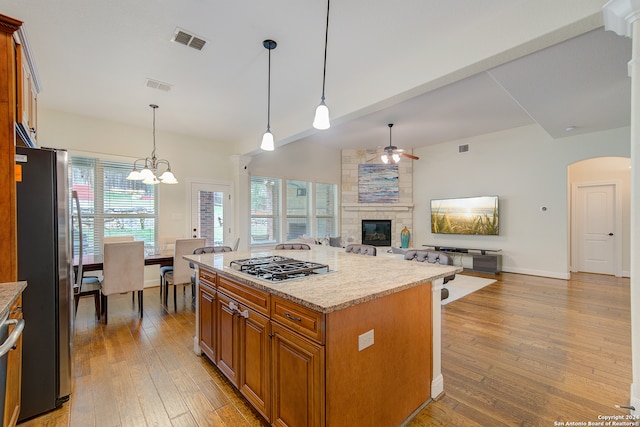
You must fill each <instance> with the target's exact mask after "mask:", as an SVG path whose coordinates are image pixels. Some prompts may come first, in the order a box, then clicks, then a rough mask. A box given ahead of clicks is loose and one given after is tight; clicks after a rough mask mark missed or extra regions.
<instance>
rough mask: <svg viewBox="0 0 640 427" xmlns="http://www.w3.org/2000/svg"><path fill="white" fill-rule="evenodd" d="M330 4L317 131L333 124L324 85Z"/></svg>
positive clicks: (314, 125) (315, 118) (316, 124)
mask: <svg viewBox="0 0 640 427" xmlns="http://www.w3.org/2000/svg"><path fill="white" fill-rule="evenodd" d="M329 2H330V0H327V26H326V27H325V32H324V68H323V70H322V98H320V105H318V108H316V115H315V117H314V119H313V127H314V128H316V129H320V130H324V129H329V126H331V123H330V122H329V108H328V107H327V104H325V103H324V83H325V80H326V76H327V41H328V40H329Z"/></svg>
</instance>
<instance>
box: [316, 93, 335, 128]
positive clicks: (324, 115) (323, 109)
mask: <svg viewBox="0 0 640 427" xmlns="http://www.w3.org/2000/svg"><path fill="white" fill-rule="evenodd" d="M330 126H331V123H330V121H329V108H328V107H327V105H326V104H325V103H324V99H323V100H322V102H321V103H320V105H318V108H316V116H315V117H314V118H313V127H314V128H316V129H319V130H324V129H329V127H330Z"/></svg>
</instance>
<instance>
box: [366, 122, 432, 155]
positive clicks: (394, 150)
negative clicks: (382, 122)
mask: <svg viewBox="0 0 640 427" xmlns="http://www.w3.org/2000/svg"><path fill="white" fill-rule="evenodd" d="M387 126H389V145H387V146H386V147H384V149H383V151H384V152H383V153H382V155H381V156H380V160H382V163H385V164H387V163H389V162H391V163H398V162H399V161H400V157H401V156H402V157H406V158H408V159H412V160H419V159H420V157H418V156H414V155H413V154H409V153H405V152H404V150H403V149H402V148H398V147H396V146H395V145H393V144H391V128H392V127H393V123H389V124H388V125H387ZM373 159H375V157H374V158H372V159H370V160H369V161H371V160H373Z"/></svg>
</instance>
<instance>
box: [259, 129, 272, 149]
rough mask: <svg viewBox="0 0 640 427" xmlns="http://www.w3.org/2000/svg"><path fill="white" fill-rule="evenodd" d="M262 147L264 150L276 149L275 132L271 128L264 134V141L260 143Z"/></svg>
mask: <svg viewBox="0 0 640 427" xmlns="http://www.w3.org/2000/svg"><path fill="white" fill-rule="evenodd" d="M260 148H261V149H263V150H264V151H273V150H275V148H276V147H275V144H274V143H273V134H272V133H271V131H270V130H269V129H267V131H266V132H265V133H264V135H262V143H261V144H260Z"/></svg>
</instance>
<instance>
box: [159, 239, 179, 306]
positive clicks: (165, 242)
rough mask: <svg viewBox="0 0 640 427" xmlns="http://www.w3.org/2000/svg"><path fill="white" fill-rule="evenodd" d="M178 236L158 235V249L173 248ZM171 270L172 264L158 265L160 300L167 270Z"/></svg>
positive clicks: (163, 250)
mask: <svg viewBox="0 0 640 427" xmlns="http://www.w3.org/2000/svg"><path fill="white" fill-rule="evenodd" d="M179 238H180V236H160V237H158V244H159V245H160V251H162V252H165V251H168V250H172V251H173V250H175V247H176V240H178V239H179ZM170 271H173V265H163V266H161V267H160V301H162V296H163V295H164V292H163V291H164V286H165V276H166V275H167V273H168V272H170Z"/></svg>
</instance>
